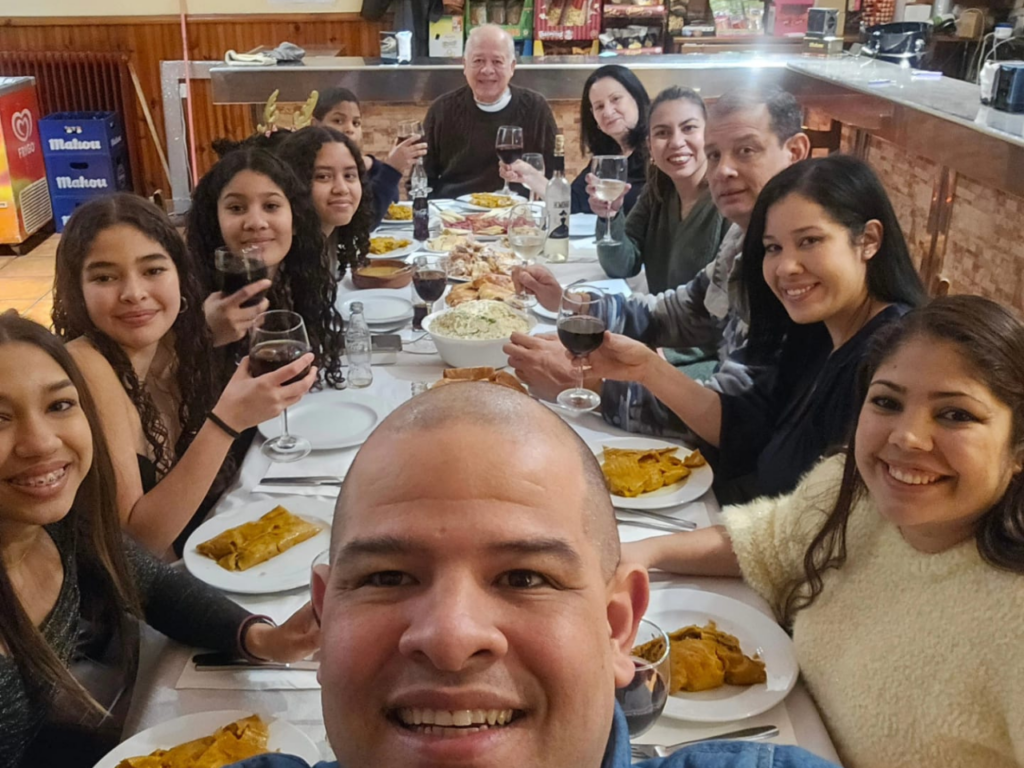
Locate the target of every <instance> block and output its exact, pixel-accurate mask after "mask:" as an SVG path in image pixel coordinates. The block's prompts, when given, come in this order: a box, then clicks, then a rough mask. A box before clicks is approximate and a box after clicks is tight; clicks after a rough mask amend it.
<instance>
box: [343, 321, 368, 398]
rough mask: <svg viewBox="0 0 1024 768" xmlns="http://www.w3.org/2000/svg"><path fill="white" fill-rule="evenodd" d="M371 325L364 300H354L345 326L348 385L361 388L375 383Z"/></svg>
mask: <svg viewBox="0 0 1024 768" xmlns="http://www.w3.org/2000/svg"><path fill="white" fill-rule="evenodd" d="M371 355H372V350H371V341H370V327H369V326H368V325H367V324H366V317H365V315H363V302H361V301H353V302H352V311H351V314H350V315H349V319H348V323H347V324H346V326H345V356H346V357H347V358H348V377H347V379H348V385H349V386H350V387H356V388H359V389H361V388H362V387H368V386H370V384H372V383H373V368H372V367H371V365H370V357H371Z"/></svg>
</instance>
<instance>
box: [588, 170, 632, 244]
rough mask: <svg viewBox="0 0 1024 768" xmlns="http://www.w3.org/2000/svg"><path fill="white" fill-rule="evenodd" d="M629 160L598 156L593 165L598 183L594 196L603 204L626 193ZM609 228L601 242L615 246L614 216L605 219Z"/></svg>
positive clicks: (596, 182)
mask: <svg viewBox="0 0 1024 768" xmlns="http://www.w3.org/2000/svg"><path fill="white" fill-rule="evenodd" d="M626 165H627V158H626V157H625V156H624V155H596V156H595V157H594V159H593V161H592V163H591V168H592V170H593V173H594V176H595V177H596V181H595V183H594V196H595V197H596V198H597V199H598V200H599V201H601V202H605V203H611V202H612V201H614V200H617V199H618V198H619V197H621V196H622V195H623V194H625V192H626V177H627V168H626ZM605 218H606V219H607V220H608V227H607V228H606V229H605V232H604V237H602V238H601V240H600V241H599V242H602V243H605V244H606V245H614V244H615V243H616V242H617V241H616V240H615V239H613V238H612V215H608V216H606V217H605Z"/></svg>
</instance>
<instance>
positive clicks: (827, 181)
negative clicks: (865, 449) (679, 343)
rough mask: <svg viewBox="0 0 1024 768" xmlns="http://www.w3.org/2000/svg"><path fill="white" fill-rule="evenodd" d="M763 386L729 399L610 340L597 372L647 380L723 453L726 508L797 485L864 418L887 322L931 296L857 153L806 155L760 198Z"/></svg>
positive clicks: (751, 261) (758, 353) (754, 223)
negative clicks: (863, 363)
mask: <svg viewBox="0 0 1024 768" xmlns="http://www.w3.org/2000/svg"><path fill="white" fill-rule="evenodd" d="M742 259H743V260H742V265H743V266H742V268H743V280H744V285H745V286H746V292H747V299H748V303H749V308H750V336H749V340H748V343H747V346H746V347H745V348H744V349H743V350H741V351H740V352H739V353H737V354H741V355H743V356H744V357H745V361H746V362H747V363H748V364H749V365H751V366H753V367H754V368H755V370H756V371H757V373H756V375H755V385H754V386H753V387H752V388H751V389H750V390H748V391H746V392H745V393H743V394H739V395H722V394H719V393H717V392H714V391H713V390H710V389H707V388H705V387H702V386H700V385H699V384H697V383H695V382H694V381H692V380H691V379H689V378H688V377H686V376H685V375H684V374H681V373H679V372H678V371H677V370H676V369H675V368H673V367H672V366H671V365H669V364H668V363H666V362H665V361H664V360H662V359H661V358H660V357H658V355H657V354H655V352H654V351H653V350H650V349H648V348H647V347H645V346H644V345H643V344H641V343H640V342H636V341H632V340H630V339H627V338H625V337H623V336H617V335H612V334H606V336H605V343H604V345H603V346H602V347H601V348H600V349H599V350H598V351H597V352H594V353H592V354H591V355H590V363H591V366H592V368H593V369H594V373H595V374H596V375H599V376H601V377H603V378H610V379H614V380H618V381H638V382H640V383H641V384H643V385H645V386H646V387H647V388H648V389H649V390H651V392H653V393H654V394H655V396H657V397H658V398H659V399H661V400H662V401H663V402H664V403H665V405H666V406H667V407H669V408H670V409H671V410H672V411H673V412H675V413H676V414H677V415H678V416H679V417H680V418H681V419H682V420H683V421H684V422H686V424H688V425H689V426H690V428H691V429H692V430H693V431H694V432H695V433H697V434H698V435H699V436H700V437H701V438H702V439H704V440H705V441H707V442H708V443H709V444H710V445H712V446H715V447H717V448H718V459H717V462H716V467H715V469H716V478H715V482H716V486H715V488H716V491H717V492H718V493H719V497H720V498H722V499H723V500H724V501H734V500H740V499H748V498H753V497H755V496H759V495H762V494H765V493H783V492H786V491H789V490H792V489H793V487H794V486H795V485H796V482H797V480H798V479H799V478H800V476H801V475H802V474H803V473H804V472H806V471H807V470H809V469H810V468H811V466H812V465H813V464H814V463H815V461H817V459H818V458H819V457H820V456H821V455H822V454H824V453H825V452H826V451H827V450H828V449H829V448H831V447H833V446H837V445H839V444H841V443H843V442H844V441H845V440H846V439H847V437H848V433H849V431H850V430H851V428H852V426H853V417H854V413H855V412H856V403H855V398H854V386H855V375H854V374H855V372H856V369H857V366H858V365H859V362H860V360H861V359H862V357H863V356H864V353H865V351H866V347H867V343H868V340H869V339H870V337H871V335H872V334H873V333H874V332H875V331H877V330H878V329H879V328H880V327H882V326H884V325H885V324H886V323H888V322H889V321H891V320H892V319H894V318H897V317H899V316H900V315H902V314H903V313H905V312H906V311H908V310H909V309H910V308H912V307H915V306H918V305H919V304H922V303H923V302H924V301H925V292H924V288H923V286H922V285H921V280H920V278H919V277H918V275H917V272H915V270H914V265H913V263H912V262H911V260H910V254H909V252H908V250H907V244H906V241H905V240H904V239H903V233H902V232H901V231H900V227H899V223H898V222H897V220H896V214H895V212H894V211H893V209H892V204H891V203H890V202H889V198H888V196H887V195H886V194H885V189H884V188H883V187H882V185H881V182H879V180H878V177H877V176H875V174H874V172H873V171H872V170H871V168H870V167H869V166H868V165H867V164H865V163H863V162H861V161H860V160H857V159H855V158H853V157H847V156H842V155H833V156H831V157H827V158H820V159H814V160H804V161H802V162H800V163H797V164H795V165H793V166H790V167H789V168H787V169H786V170H784V171H782V172H781V173H780V174H779V175H777V176H776V177H775V178H773V179H772V180H771V181H769V182H768V184H766V185H765V187H764V189H763V190H762V191H761V194H760V195H759V196H758V199H757V204H756V205H755V206H754V212H753V215H752V217H751V221H750V226H749V228H748V229H747V235H746V240H745V243H744V249H743V257H742Z"/></svg>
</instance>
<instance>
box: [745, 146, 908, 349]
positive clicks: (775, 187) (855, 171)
mask: <svg viewBox="0 0 1024 768" xmlns="http://www.w3.org/2000/svg"><path fill="white" fill-rule="evenodd" d="M792 194H796V195H800V196H801V197H803V198H805V199H807V200H810V201H812V202H814V203H817V204H818V205H820V206H821V207H822V208H824V209H825V212H826V213H827V214H828V215H829V217H830V218H831V219H832V220H833V221H834V222H836V223H837V224H839V225H840V226H842V227H845V228H846V230H847V231H848V232H849V234H850V240H851V242H853V241H855V240H856V239H857V238H859V237H860V236H861V235H862V234H863V233H864V226H865V225H866V224H867V223H868V222H869V221H871V220H872V219H874V220H877V221H879V222H880V223H881V225H882V242H881V243H880V244H879V247H878V252H877V253H876V254H875V255H874V257H872V258H871V260H870V261H868V263H867V290H868V295H869V296H870V297H871V298H872V299H874V300H875V301H880V302H884V303H887V304H894V303H899V304H906V305H909V306H911V307H916V306H920V305H921V304H923V303H924V302H925V300H926V299H927V296H926V294H925V290H924V286H923V285H922V284H921V278H920V277H919V276H918V274H917V271H916V270H915V269H914V263H913V262H912V261H911V259H910V251H909V249H908V248H907V241H906V240H905V239H904V238H903V230H902V229H900V224H899V221H898V220H897V218H896V212H895V211H894V210H893V208H892V203H890V202H889V196H888V195H887V194H886V193H885V187H883V186H882V182H880V181H879V180H878V177H877V176H876V175H875V172H874V171H872V170H871V167H870V166H869V165H868V164H867V163H865V162H863V161H861V160H858V159H857V158H855V157H851V156H849V155H829V156H828V157H822V158H814V159H810V160H802V161H800V162H799V163H795V164H794V165H791V166H789V167H788V168H786V169H785V170H784V171H782V172H780V173H779V174H778V175H776V176H775V177H774V178H772V179H771V180H770V181H769V182H768V183H767V184H765V186H764V189H762V190H761V194H760V195H758V197H757V203H755V205H754V211H753V213H752V214H751V217H750V225H749V226H748V227H747V234H746V238H745V240H744V242H743V259H742V270H743V271H742V275H743V281H744V290H745V291H746V294H747V302H748V305H749V309H750V337H749V340H748V343H747V348H748V351H749V355H750V359H751V361H752V362H755V363H756V362H766V361H768V360H771V359H773V358H774V356H775V354H776V353H777V351H778V350H779V348H780V347H781V346H782V341H783V339H785V338H786V336H787V335H788V334H790V333H792V332H793V331H794V330H795V329H796V328H797V327H798V326H797V324H796V323H794V322H793V321H792V320H791V319H790V318H789V315H788V314H787V313H786V309H785V307H783V306H782V303H781V302H780V301H779V300H778V299H777V298H776V296H775V294H774V293H772V290H771V288H770V287H769V286H768V283H766V282H765V279H764V275H763V273H762V265H763V263H764V255H765V248H764V230H765V221H766V219H767V217H768V211H769V209H770V208H771V207H772V206H773V205H775V204H776V203H778V202H779V201H781V200H782V199H783V198H785V197H788V196H789V195H792Z"/></svg>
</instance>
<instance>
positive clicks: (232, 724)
mask: <svg viewBox="0 0 1024 768" xmlns="http://www.w3.org/2000/svg"><path fill="white" fill-rule="evenodd" d="M267 752H280V753H282V754H286V755H296V756H297V757H299V758H300V759H302V760H305V761H306V762H307V763H309V764H310V765H312V764H314V763H316V762H317V761H318V760H319V759H320V751H319V750H318V749H317V747H316V744H314V743H313V741H312V740H311V739H310V738H309V737H308V736H307V735H306V734H304V733H303V732H302V731H300V730H299V729H298V728H296V727H295V726H294V725H292V724H291V723H289V722H288V721H287V720H280V719H276V718H267V719H263V718H262V717H260V716H259V715H254V714H252V713H251V712H247V711H244V710H221V711H218V712H196V713H194V714H191V715H183V716H181V717H176V718H175V719H173V720H168V721H167V722H165V723H160V724H159V725H154V726H153V727H152V728H147V729H146V730H144V731H142V732H140V733H137V734H135V735H134V736H132V737H131V738H129V739H126V740H125V741H123V742H121V743H120V744H118V745H117V747H115V748H114V749H113V750H111V751H110V752H108V753H107V754H106V756H105V757H104V758H103V759H102V760H100V761H99V762H98V763H96V765H95V766H94V768H177V766H188V767H189V768H223V767H224V766H227V765H232V764H233V763H236V762H238V761H239V760H244V759H246V758H248V757H255V756H256V755H262V754H266V753H267Z"/></svg>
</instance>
